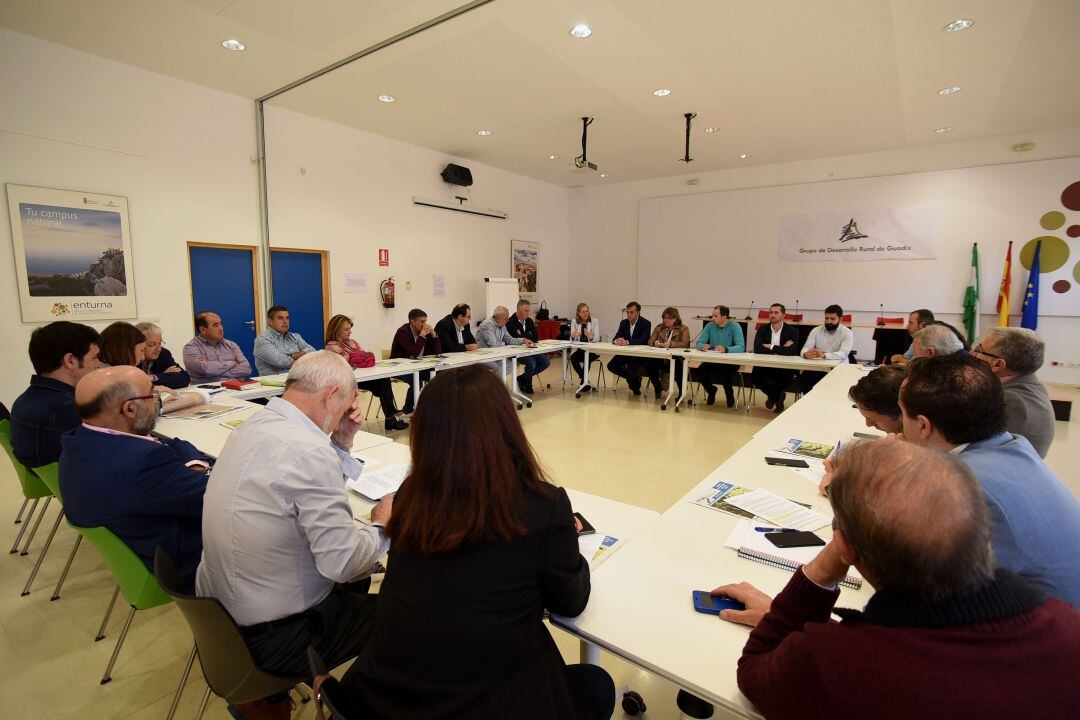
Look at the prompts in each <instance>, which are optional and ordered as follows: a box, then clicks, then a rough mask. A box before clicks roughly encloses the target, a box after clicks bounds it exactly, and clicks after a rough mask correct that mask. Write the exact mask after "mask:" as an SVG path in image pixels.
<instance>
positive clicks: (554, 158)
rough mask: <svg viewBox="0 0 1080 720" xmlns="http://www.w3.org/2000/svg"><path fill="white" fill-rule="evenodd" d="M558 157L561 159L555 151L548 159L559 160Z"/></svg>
mask: <svg viewBox="0 0 1080 720" xmlns="http://www.w3.org/2000/svg"><path fill="white" fill-rule="evenodd" d="M558 159H559V156H558V155H556V154H555V153H551V154H550V155H548V160H558Z"/></svg>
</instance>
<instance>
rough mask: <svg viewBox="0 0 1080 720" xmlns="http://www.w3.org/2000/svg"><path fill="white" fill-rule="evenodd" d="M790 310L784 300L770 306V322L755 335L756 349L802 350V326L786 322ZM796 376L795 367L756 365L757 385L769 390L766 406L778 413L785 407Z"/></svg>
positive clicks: (782, 352)
mask: <svg viewBox="0 0 1080 720" xmlns="http://www.w3.org/2000/svg"><path fill="white" fill-rule="evenodd" d="M786 312H787V308H785V307H784V306H783V305H782V304H780V303H773V304H772V305H770V306H769V322H768V323H766V324H765V325H762V326H761V327H759V328H758V329H757V334H756V335H754V352H756V353H759V354H760V353H765V354H768V355H790V356H795V355H798V354H799V348H798V342H799V329H798V328H797V327H795V326H794V325H788V324H787V323H786V322H784V313H786ZM794 377H795V371H794V370H787V369H785V368H768V367H755V368H754V371H753V378H754V385H755V386H757V387H758V388H760V389H761V392H762V393H764V394H765V407H767V408H772V409H773V410H774V411H775V412H777V413H779V412H782V411H783V410H784V398H785V397H787V391H788V386H789V385H791V380H792V378H794Z"/></svg>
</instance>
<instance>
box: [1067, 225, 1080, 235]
mask: <svg viewBox="0 0 1080 720" xmlns="http://www.w3.org/2000/svg"><path fill="white" fill-rule="evenodd" d="M1065 234H1066V235H1068V236H1069V237H1080V225H1070V226H1069V229H1068V230H1066V231H1065Z"/></svg>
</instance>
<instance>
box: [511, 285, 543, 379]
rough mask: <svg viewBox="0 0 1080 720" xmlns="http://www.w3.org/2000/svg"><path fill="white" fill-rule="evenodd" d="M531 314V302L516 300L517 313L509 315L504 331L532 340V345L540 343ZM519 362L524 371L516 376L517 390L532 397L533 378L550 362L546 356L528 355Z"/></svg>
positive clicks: (513, 335)
mask: <svg viewBox="0 0 1080 720" xmlns="http://www.w3.org/2000/svg"><path fill="white" fill-rule="evenodd" d="M531 312H532V303H531V302H529V301H528V300H526V299H524V298H522V299H521V300H518V303H517V312H515V313H514V314H513V315H511V316H510V319H509V320H507V321H506V331H507V332H508V333H510V335H511V336H512V337H516V338H524V339H526V340H532V341H533V342H534V343H538V342H540V336H539V335H537V334H536V323H534V322H533V319H532V318H531V317H529V314H530V313H531ZM519 362H520V363H521V365H522V367H524V368H525V370H524V372H522V373H521V375H519V376H518V379H517V384H518V389H520V390H521V392H523V393H525V394H526V395H532V394H533V386H532V380H533V378H534V377H536V376H537V375H539V374H540V373H542V372H544V371H545V370H547V369H548V368H549V367H550V366H551V361H550V360H548V358H547V355H529V356H528V357H523V358H520V360H519Z"/></svg>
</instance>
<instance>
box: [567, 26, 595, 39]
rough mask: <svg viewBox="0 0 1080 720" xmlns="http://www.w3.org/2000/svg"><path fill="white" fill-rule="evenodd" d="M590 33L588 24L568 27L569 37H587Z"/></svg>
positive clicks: (590, 29)
mask: <svg viewBox="0 0 1080 720" xmlns="http://www.w3.org/2000/svg"><path fill="white" fill-rule="evenodd" d="M590 35H592V28H591V27H589V26H588V25H575V26H574V27H572V28H570V37H576V38H587V37H589V36H590Z"/></svg>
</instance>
